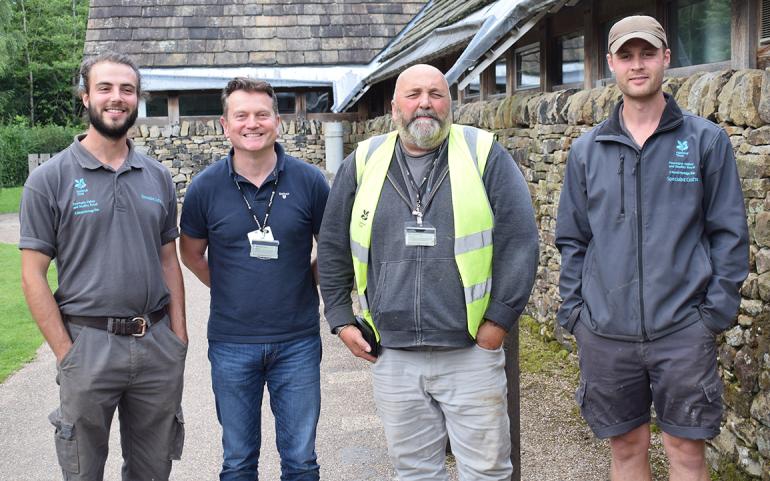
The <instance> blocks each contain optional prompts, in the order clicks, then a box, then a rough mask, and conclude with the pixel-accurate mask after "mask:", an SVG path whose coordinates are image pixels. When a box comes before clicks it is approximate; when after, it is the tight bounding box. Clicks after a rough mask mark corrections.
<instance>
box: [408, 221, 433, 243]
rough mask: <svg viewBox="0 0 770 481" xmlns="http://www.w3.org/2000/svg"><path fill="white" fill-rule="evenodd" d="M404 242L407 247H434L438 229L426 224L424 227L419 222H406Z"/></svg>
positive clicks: (423, 224)
mask: <svg viewBox="0 0 770 481" xmlns="http://www.w3.org/2000/svg"><path fill="white" fill-rule="evenodd" d="M404 240H405V241H406V245H407V246H425V247H433V246H435V245H436V228H435V227H433V226H432V225H430V224H426V223H425V222H423V223H422V225H418V224H417V222H405V223H404Z"/></svg>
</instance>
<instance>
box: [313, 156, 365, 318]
mask: <svg viewBox="0 0 770 481" xmlns="http://www.w3.org/2000/svg"><path fill="white" fill-rule="evenodd" d="M355 170H356V165H355V152H353V153H352V154H350V155H349V156H348V157H347V158H346V159H345V161H344V162H343V164H342V166H341V167H340V170H339V171H338V172H337V176H336V177H335V180H334V183H333V185H332V188H331V192H330V193H329V199H328V201H327V203H326V210H325V212H324V217H323V223H322V224H321V233H320V235H319V236H318V270H319V274H320V281H321V296H322V297H323V301H324V313H325V316H326V321H327V322H328V323H329V327H330V328H331V330H332V332H333V331H334V330H335V328H337V327H340V326H343V325H345V324H350V323H352V322H353V321H354V318H353V307H352V301H351V298H350V292H351V290H352V288H353V278H354V273H353V258H352V257H351V253H350V217H351V215H352V211H353V201H354V200H355V196H356V171H355Z"/></svg>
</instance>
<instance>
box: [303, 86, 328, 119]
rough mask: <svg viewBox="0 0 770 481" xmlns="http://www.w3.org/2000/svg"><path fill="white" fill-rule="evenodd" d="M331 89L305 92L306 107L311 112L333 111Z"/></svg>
mask: <svg viewBox="0 0 770 481" xmlns="http://www.w3.org/2000/svg"><path fill="white" fill-rule="evenodd" d="M331 98H332V95H331V91H330V90H323V91H310V92H305V109H306V111H307V113H309V114H322V113H326V112H331V110H332V109H331V107H332V102H331Z"/></svg>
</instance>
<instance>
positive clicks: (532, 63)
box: [516, 49, 540, 89]
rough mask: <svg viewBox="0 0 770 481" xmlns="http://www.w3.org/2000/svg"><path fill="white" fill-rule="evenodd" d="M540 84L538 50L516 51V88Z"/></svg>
mask: <svg viewBox="0 0 770 481" xmlns="http://www.w3.org/2000/svg"><path fill="white" fill-rule="evenodd" d="M539 86H540V50H539V49H535V50H528V51H522V52H517V53H516V88H517V89H526V88H533V87H539Z"/></svg>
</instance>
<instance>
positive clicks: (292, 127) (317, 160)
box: [129, 119, 325, 202]
mask: <svg viewBox="0 0 770 481" xmlns="http://www.w3.org/2000/svg"><path fill="white" fill-rule="evenodd" d="M129 135H130V136H131V137H132V138H133V140H134V144H135V145H136V147H137V149H138V150H140V151H141V152H143V153H145V154H147V155H149V156H151V157H154V158H156V159H158V160H160V161H161V162H163V165H165V166H166V167H168V169H169V171H170V172H171V177H172V178H173V180H174V183H175V184H176V189H177V194H178V196H179V201H180V202H182V201H183V200H184V194H185V192H186V191H187V185H188V184H189V183H190V180H191V179H192V177H193V176H194V175H195V174H196V173H198V172H200V171H201V170H202V169H203V168H205V167H206V166H207V165H209V164H211V163H213V162H215V161H217V160H219V159H220V158H222V157H223V156H224V155H227V153H228V152H229V151H230V142H229V141H228V140H227V139H226V138H225V135H224V132H223V131H222V126H221V125H220V124H219V121H218V120H207V121H203V120H198V121H182V123H181V124H179V125H172V126H166V127H159V126H147V125H139V126H138V127H134V128H133V129H132V130H131V132H130V133H129ZM278 141H279V142H280V143H281V145H282V146H283V147H284V149H285V150H286V153H288V154H289V155H293V156H295V157H299V158H300V159H303V160H305V161H306V162H310V163H312V164H316V165H319V166H320V167H323V164H324V156H325V152H324V143H323V142H324V138H323V125H322V123H321V122H319V121H314V120H304V119H303V120H292V121H290V122H281V135H280V138H279V140H278Z"/></svg>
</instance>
